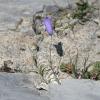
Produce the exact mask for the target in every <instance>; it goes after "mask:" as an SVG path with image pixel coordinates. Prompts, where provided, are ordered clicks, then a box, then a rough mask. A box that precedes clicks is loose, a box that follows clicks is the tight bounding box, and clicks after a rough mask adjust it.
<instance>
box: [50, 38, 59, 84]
mask: <svg viewBox="0 0 100 100" xmlns="http://www.w3.org/2000/svg"><path fill="white" fill-rule="evenodd" d="M51 47H52V36H51V42H50V69H51V70H52V73H53V75H54V76H55V79H56V81H57V82H58V84H61V83H60V82H59V79H58V78H57V75H56V73H55V72H54V69H53V67H52V55H51V54H52V48H51Z"/></svg>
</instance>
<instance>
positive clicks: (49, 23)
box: [43, 17, 53, 36]
mask: <svg viewBox="0 0 100 100" xmlns="http://www.w3.org/2000/svg"><path fill="white" fill-rule="evenodd" d="M43 24H44V25H45V29H46V31H47V32H48V34H49V35H50V36H52V35H53V27H52V20H51V18H50V17H45V18H44V20H43Z"/></svg>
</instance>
